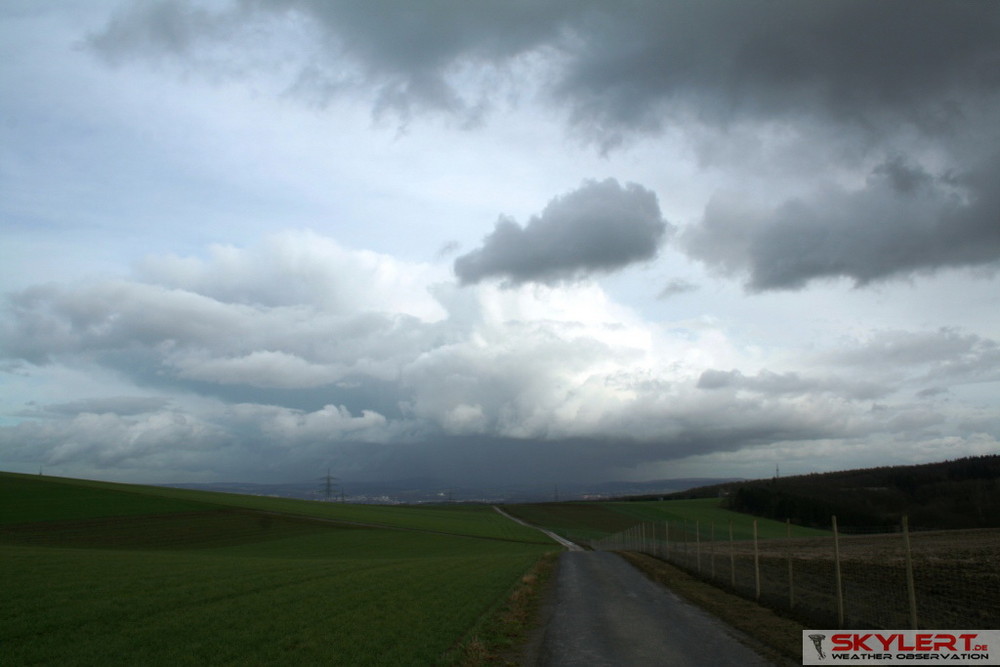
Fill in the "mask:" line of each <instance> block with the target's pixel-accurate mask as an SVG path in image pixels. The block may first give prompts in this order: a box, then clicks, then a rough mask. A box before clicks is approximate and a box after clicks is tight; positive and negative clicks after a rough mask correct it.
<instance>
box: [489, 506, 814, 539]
mask: <svg viewBox="0 0 1000 667" xmlns="http://www.w3.org/2000/svg"><path fill="white" fill-rule="evenodd" d="M721 505H722V500H721V499H719V498H701V499H697V500H662V501H656V500H651V501H641V502H579V503H541V504H526V505H508V506H505V508H504V509H505V510H506V511H507V512H509V513H510V514H512V515H514V516H516V517H518V518H520V519H524V520H525V521H528V522H530V523H534V524H536V525H539V526H543V527H545V528H548V529H549V530H552V531H553V532H555V533H558V534H559V535H562V536H564V537H567V538H569V539H571V540H575V541H578V542H581V543H586V542H587V541H589V540H594V539H600V538H603V537H607V536H609V535H612V534H615V533H619V532H621V531H624V530H628V529H629V528H631V527H633V526H636V525H639V524H642V523H645V524H655V525H656V526H657V530H662V527H663V524H664V522H666V521H669V522H670V526H671V528H670V530H671V535H673V536H674V539H677V538H681V539H683V538H684V537H685V536H686V537H687V538H688V539H692V540H693V539H695V537H694V536H695V533H696V532H697V533H699V534H700V538H701V539H702V540H706V539H709V537H710V536H711V535H712V531H713V530H714V534H715V539H717V540H723V539H727V540H728V539H729V524H730V522H732V526H733V539H736V540H748V539H751V538H752V537H753V522H754V520H755V517H752V516H750V515H748V514H742V513H739V512H731V511H729V510H727V509H724V508H723V507H722V506H721ZM757 533H758V538H759V539H769V538H778V537H785V536H786V535H787V527H786V525H785V524H784V523H782V522H780V521H772V520H770V519H757ZM828 534H829V533H828V532H827V531H824V530H817V529H815V528H806V527H802V526H792V536H793V537H814V536H818V535H828Z"/></svg>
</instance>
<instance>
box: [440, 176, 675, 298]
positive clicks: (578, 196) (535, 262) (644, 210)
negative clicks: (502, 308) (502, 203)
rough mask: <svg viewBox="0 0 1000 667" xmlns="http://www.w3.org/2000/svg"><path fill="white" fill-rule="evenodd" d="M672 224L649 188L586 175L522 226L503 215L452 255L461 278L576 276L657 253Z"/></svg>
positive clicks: (516, 280)
mask: <svg viewBox="0 0 1000 667" xmlns="http://www.w3.org/2000/svg"><path fill="white" fill-rule="evenodd" d="M670 229H671V227H670V226H669V225H668V224H667V223H666V222H665V221H664V220H663V218H662V217H661V215H660V206H659V203H658V202H657V199H656V195H655V194H654V193H653V192H651V191H650V190H647V189H646V188H644V187H642V186H641V185H636V184H634V183H629V184H628V185H626V186H625V187H624V188H623V187H622V186H621V185H619V184H618V182H617V181H615V180H613V179H608V180H606V181H602V182H596V181H589V182H586V183H584V184H583V185H582V186H581V187H580V188H579V189H577V190H575V191H573V192H571V193H569V194H567V195H564V196H562V197H558V198H556V199H553V200H552V201H551V202H549V204H548V205H547V206H546V207H545V209H544V210H543V211H542V213H541V214H540V215H537V216H534V217H532V218H531V220H529V221H528V223H527V224H526V225H525V226H524V227H521V226H519V225H518V224H517V223H516V222H515V221H513V220H511V219H509V218H501V219H500V220H499V221H498V222H497V224H496V227H495V228H494V230H493V232H492V233H491V234H490V235H489V236H487V237H486V238H485V239H483V246H482V247H481V248H479V249H477V250H474V251H472V252H470V253H467V254H465V255H462V256H460V257H458V258H457V259H456V260H455V265H454V267H455V275H456V276H458V278H459V280H460V281H461V282H462V283H463V284H471V283H476V282H479V281H481V280H483V279H485V278H490V277H502V278H504V279H506V280H507V281H509V282H510V283H513V284H520V283H525V282H541V283H549V284H551V283H556V282H559V281H563V280H574V279H577V278H581V277H584V276H586V275H589V274H591V273H601V272H611V271H615V270H618V269H622V268H624V267H626V266H628V265H630V264H633V263H636V262H641V261H645V260H649V259H652V258H653V257H655V256H656V253H657V251H658V249H659V244H660V241H661V240H662V239H663V237H664V236H665V235H666V233H667V232H668V231H669V230H670Z"/></svg>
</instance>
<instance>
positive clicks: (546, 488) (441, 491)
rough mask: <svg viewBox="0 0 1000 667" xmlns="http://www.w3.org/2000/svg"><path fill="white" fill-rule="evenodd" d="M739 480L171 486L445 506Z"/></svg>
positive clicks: (660, 490)
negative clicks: (451, 503)
mask: <svg viewBox="0 0 1000 667" xmlns="http://www.w3.org/2000/svg"><path fill="white" fill-rule="evenodd" d="M731 481H735V478H732V477H728V478H718V477H715V478H712V477H694V478H684V479H660V480H653V481H645V482H586V483H568V482H560V483H558V484H555V483H544V484H543V483H536V484H518V485H511V484H508V485H497V486H493V487H483V486H462V485H449V484H448V483H447V482H445V481H443V480H439V479H430V478H414V479H405V480H391V481H369V482H365V481H353V480H346V481H341V480H337V481H336V482H334V483H333V484H332V485H331V489H330V494H329V496H328V495H327V493H326V491H327V490H326V485H325V482H324V479H323V478H317V479H316V480H314V481H310V482H290V483H284V484H260V483H235V482H216V483H201V484H168V485H166V486H170V487H174V488H181V489H197V490H201V491H221V492H224V493H242V494H248V495H255V496H275V497H281V498H301V499H306V500H332V501H337V500H341V499H343V500H346V501H347V502H350V503H377V504H394V503H407V504H415V503H429V502H430V503H440V502H452V501H453V502H484V503H513V502H519V503H524V502H546V501H552V500H563V501H565V500H598V499H609V498H617V497H622V496H634V495H637V494H646V495H655V496H656V497H659V496H661V495H664V494H669V493H676V492H678V491H683V490H684V489H690V488H692V487H696V486H705V485H707V484H720V483H723V482H731Z"/></svg>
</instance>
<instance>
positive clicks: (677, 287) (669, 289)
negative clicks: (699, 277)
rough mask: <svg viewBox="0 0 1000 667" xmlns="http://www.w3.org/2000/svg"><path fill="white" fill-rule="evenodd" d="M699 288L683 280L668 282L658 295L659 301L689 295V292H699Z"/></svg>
mask: <svg viewBox="0 0 1000 667" xmlns="http://www.w3.org/2000/svg"><path fill="white" fill-rule="evenodd" d="M697 291H698V286H697V285H695V284H694V283H691V282H688V281H687V280H684V279H682V278H675V279H673V280H671V281H670V282H668V283H667V284H666V285H665V286H664V287H663V289H661V290H660V292H659V293H658V294H657V295H656V298H657V299H669V298H670V297H672V296H677V295H679V294H687V293H689V292H697Z"/></svg>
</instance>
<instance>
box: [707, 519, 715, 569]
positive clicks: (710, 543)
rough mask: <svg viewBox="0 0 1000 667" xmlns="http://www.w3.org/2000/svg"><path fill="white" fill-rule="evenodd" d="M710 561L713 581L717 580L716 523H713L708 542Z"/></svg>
mask: <svg viewBox="0 0 1000 667" xmlns="http://www.w3.org/2000/svg"><path fill="white" fill-rule="evenodd" d="M708 554H709V556H708V559H709V560H710V561H711V563H712V579H713V580H714V579H715V522H714V521H713V522H712V535H711V537H710V538H709V541H708Z"/></svg>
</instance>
